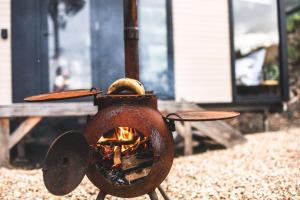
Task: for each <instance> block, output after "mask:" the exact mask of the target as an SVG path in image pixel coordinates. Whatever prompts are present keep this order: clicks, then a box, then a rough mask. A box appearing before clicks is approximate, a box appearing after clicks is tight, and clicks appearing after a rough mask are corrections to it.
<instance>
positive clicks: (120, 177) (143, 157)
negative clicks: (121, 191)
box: [96, 127, 153, 185]
mask: <svg viewBox="0 0 300 200" xmlns="http://www.w3.org/2000/svg"><path fill="white" fill-rule="evenodd" d="M96 153H97V163H96V166H97V168H98V169H99V171H100V172H101V174H102V175H103V176H104V177H105V178H106V179H107V180H108V181H110V182H111V183H113V184H116V185H130V184H134V183H136V182H139V181H142V180H143V178H145V177H146V176H147V175H148V174H149V173H150V171H151V166H152V164H153V148H152V145H151V142H150V141H149V138H147V137H145V136H144V135H143V134H141V133H140V132H138V131H137V130H136V129H134V128H129V127H118V128H114V129H112V130H111V131H109V132H108V133H106V134H104V135H102V136H101V137H100V138H99V140H98V142H97V146H96Z"/></svg>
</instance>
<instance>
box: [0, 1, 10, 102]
mask: <svg viewBox="0 0 300 200" xmlns="http://www.w3.org/2000/svg"><path fill="white" fill-rule="evenodd" d="M10 12H11V9H10V0H1V3H0V28H1V29H2V28H7V29H8V34H9V36H8V39H7V40H3V39H1V38H0V105H1V104H2V105H3V104H11V102H12V76H11V34H10V33H11V26H10V24H11V16H10Z"/></svg>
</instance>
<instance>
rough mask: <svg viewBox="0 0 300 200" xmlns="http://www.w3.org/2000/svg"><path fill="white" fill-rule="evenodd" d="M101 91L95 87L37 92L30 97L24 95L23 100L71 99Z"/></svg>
mask: <svg viewBox="0 0 300 200" xmlns="http://www.w3.org/2000/svg"><path fill="white" fill-rule="evenodd" d="M101 92H102V91H100V90H97V89H83V90H67V91H62V92H51V93H46V94H39V95H35V96H31V97H26V98H25V99H24V100H25V101H29V102H35V101H55V100H64V99H73V98H80V97H86V96H93V95H97V94H100V93H101Z"/></svg>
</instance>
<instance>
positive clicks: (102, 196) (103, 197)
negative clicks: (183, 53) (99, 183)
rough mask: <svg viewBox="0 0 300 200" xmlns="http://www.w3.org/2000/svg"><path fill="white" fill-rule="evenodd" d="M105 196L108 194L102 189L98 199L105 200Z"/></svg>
mask: <svg viewBox="0 0 300 200" xmlns="http://www.w3.org/2000/svg"><path fill="white" fill-rule="evenodd" d="M105 196H106V194H104V193H103V192H101V191H100V192H99V194H98V196H97V199H96V200H104V199H105Z"/></svg>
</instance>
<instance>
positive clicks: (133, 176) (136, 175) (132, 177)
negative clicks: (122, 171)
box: [125, 167, 151, 183]
mask: <svg viewBox="0 0 300 200" xmlns="http://www.w3.org/2000/svg"><path fill="white" fill-rule="evenodd" d="M150 171H151V167H147V168H144V169H142V170H138V171H134V172H131V173H129V174H126V175H125V179H126V180H127V181H128V182H129V183H131V182H133V181H136V180H138V179H141V178H144V177H146V176H148V174H149V173H150Z"/></svg>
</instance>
